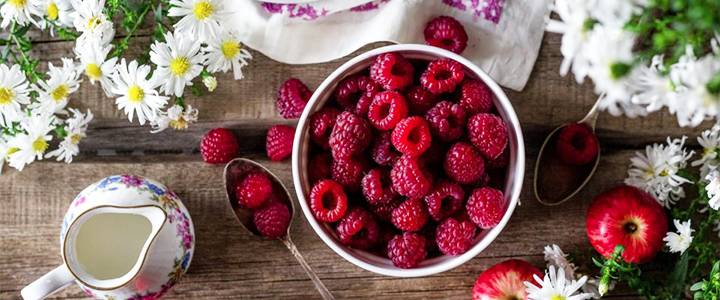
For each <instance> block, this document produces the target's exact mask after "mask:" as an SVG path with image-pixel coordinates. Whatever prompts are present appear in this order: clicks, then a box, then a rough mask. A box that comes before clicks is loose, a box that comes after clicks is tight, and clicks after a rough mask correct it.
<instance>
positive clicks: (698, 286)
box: [690, 281, 705, 292]
mask: <svg viewBox="0 0 720 300" xmlns="http://www.w3.org/2000/svg"><path fill="white" fill-rule="evenodd" d="M704 287H705V281H700V282H696V283H695V284H693V285H692V286H691V287H690V290H691V291H693V292H694V291H699V290H701V289H703V288H704Z"/></svg>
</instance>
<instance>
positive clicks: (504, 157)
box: [485, 147, 510, 170]
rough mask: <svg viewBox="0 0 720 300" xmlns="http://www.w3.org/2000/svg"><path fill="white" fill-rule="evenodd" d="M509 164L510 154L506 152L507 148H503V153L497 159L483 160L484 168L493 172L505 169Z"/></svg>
mask: <svg viewBox="0 0 720 300" xmlns="http://www.w3.org/2000/svg"><path fill="white" fill-rule="evenodd" d="M509 162H510V152H509V151H508V148H507V147H505V151H503V153H502V154H500V156H498V157H497V158H493V159H486V160H485V168H487V169H493V170H497V169H502V168H505V167H506V166H507V165H508V163H509Z"/></svg>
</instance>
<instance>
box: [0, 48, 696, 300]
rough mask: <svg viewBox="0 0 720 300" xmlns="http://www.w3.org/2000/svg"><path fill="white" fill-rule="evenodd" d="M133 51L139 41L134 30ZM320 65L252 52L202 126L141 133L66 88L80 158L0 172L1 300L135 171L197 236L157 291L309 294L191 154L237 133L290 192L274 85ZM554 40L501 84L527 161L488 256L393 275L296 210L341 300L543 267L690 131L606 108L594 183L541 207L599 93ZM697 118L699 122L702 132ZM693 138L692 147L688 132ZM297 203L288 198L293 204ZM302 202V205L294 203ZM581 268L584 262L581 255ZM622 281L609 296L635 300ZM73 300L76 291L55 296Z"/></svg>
mask: <svg viewBox="0 0 720 300" xmlns="http://www.w3.org/2000/svg"><path fill="white" fill-rule="evenodd" d="M134 40H135V45H136V46H135V47H134V48H133V49H132V51H131V52H134V53H138V52H139V50H140V49H141V48H142V47H147V45H148V44H149V39H148V38H147V37H139V38H134ZM36 41H37V44H36V46H35V50H33V51H34V52H33V54H34V55H38V56H39V57H42V58H46V59H48V60H49V61H53V62H56V63H57V62H59V59H60V58H61V57H63V56H68V55H70V52H69V49H71V47H72V45H71V44H70V43H68V42H65V41H61V40H57V39H53V38H51V37H49V36H45V35H38V36H37V39H36ZM377 46H379V45H371V46H367V47H365V48H363V49H361V50H359V51H358V52H356V53H355V54H353V55H350V56H348V57H346V58H343V59H340V60H337V61H333V62H329V63H324V64H317V65H304V66H291V65H285V64H280V63H277V62H275V61H272V60H270V59H268V58H267V57H265V56H263V55H262V54H260V53H258V52H253V56H254V57H255V59H253V60H252V62H251V65H250V66H249V67H247V68H245V69H244V73H245V74H246V76H247V78H246V79H245V80H242V81H234V80H232V78H231V77H232V76H231V75H230V74H226V75H220V76H219V77H218V81H219V88H218V89H217V90H216V91H215V92H214V93H211V94H209V95H206V96H205V97H203V98H202V99H194V98H191V99H187V100H186V101H187V103H191V104H192V105H193V107H197V108H199V110H200V122H198V123H197V124H194V125H192V126H191V127H190V129H189V130H188V131H184V132H177V131H173V130H168V131H165V132H162V133H159V134H151V133H149V130H150V128H149V127H147V126H145V127H140V126H139V125H136V124H130V123H128V121H127V118H126V116H125V115H124V114H123V113H122V112H121V111H119V110H118V109H117V108H116V106H115V104H114V100H113V99H108V98H106V97H105V96H104V94H103V93H102V91H101V89H100V88H99V87H98V86H92V85H89V84H87V83H85V84H83V85H82V89H81V90H80V91H79V92H78V93H76V94H74V95H73V100H72V102H71V103H72V104H71V106H74V107H80V108H82V109H83V110H84V109H90V110H92V111H93V113H94V114H95V120H94V121H93V122H92V124H91V129H90V131H89V134H88V137H87V138H86V139H85V140H83V142H82V144H81V149H82V154H81V155H80V156H79V157H77V159H76V160H75V162H73V163H72V164H69V165H66V164H64V163H58V162H55V161H54V160H52V159H49V160H44V161H41V162H36V163H34V164H32V165H30V166H28V167H26V169H25V170H24V171H23V172H17V171H16V170H14V169H10V168H9V167H7V166H6V167H5V170H3V171H4V172H3V174H2V175H0V298H1V299H19V298H20V295H19V290H20V289H21V288H22V287H23V286H25V285H27V284H28V283H30V282H32V281H33V280H35V279H37V278H38V277H40V276H41V275H43V274H45V273H46V272H48V271H50V270H51V269H52V268H54V267H56V266H57V265H59V264H60V263H61V257H60V255H59V243H58V234H59V229H60V223H61V219H62V217H63V215H64V213H65V211H66V209H67V208H68V205H69V204H70V202H71V200H72V199H73V197H74V196H75V195H76V194H77V193H78V192H79V191H80V190H81V189H82V188H84V187H85V186H87V185H89V184H90V183H92V182H94V181H96V180H98V179H100V178H102V177H105V176H108V175H112V174H119V173H134V174H138V175H145V176H148V177H151V178H155V179H157V180H159V181H161V182H163V183H165V184H167V185H168V186H169V187H170V188H171V189H173V190H174V191H175V192H176V193H177V194H178V195H179V196H180V198H181V199H183V201H184V203H185V205H186V206H187V207H188V209H189V210H190V213H191V215H192V218H193V220H194V222H195V231H196V233H197V244H196V250H195V257H194V259H193V262H192V265H191V267H190V270H189V272H188V273H187V275H186V276H185V277H184V278H183V280H182V282H181V284H180V285H179V286H177V287H176V288H175V289H174V290H173V291H172V292H170V293H169V294H168V295H167V298H166V299H200V298H207V299H229V298H231V299H237V298H252V299H258V298H270V299H317V298H319V295H318V294H317V292H316V291H315V288H314V286H313V285H312V283H311V282H310V280H309V279H308V278H307V276H306V275H305V273H304V272H303V270H302V268H301V267H300V266H299V265H298V264H297V263H296V261H295V259H294V258H293V256H292V255H291V254H290V252H289V251H288V250H287V249H286V248H285V246H284V245H283V244H282V243H281V242H279V241H263V240H260V239H258V238H255V237H253V236H250V235H249V234H247V233H246V232H245V231H244V230H243V229H242V228H241V227H240V225H239V224H238V222H237V221H236V220H235V217H234V215H233V213H232V212H231V210H230V209H229V207H228V203H227V200H226V197H225V192H224V190H223V183H222V181H223V180H222V169H223V166H219V165H209V164H205V163H203V161H202V159H201V157H200V155H199V150H198V145H199V142H200V139H201V138H202V136H203V135H204V133H206V132H207V131H208V130H210V129H212V128H215V127H221V126H222V127H226V128H229V129H231V130H233V131H234V132H235V133H236V135H237V136H238V137H241V140H242V143H241V145H240V146H241V151H242V156H244V157H249V158H252V159H257V160H258V161H260V162H261V163H264V164H265V165H266V166H267V167H269V168H270V169H271V170H272V171H274V172H276V173H277V174H279V176H280V177H281V179H282V180H283V181H284V182H285V184H286V185H287V186H288V187H292V186H293V184H292V178H291V174H290V169H291V167H290V162H289V161H284V162H280V163H273V162H270V161H269V160H268V159H267V158H266V156H265V147H264V146H265V132H266V130H267V128H268V127H269V126H271V125H275V124H288V125H294V124H295V122H296V120H284V119H282V118H281V117H280V116H279V115H278V113H277V112H276V110H275V96H276V92H277V89H278V87H279V86H280V85H281V84H282V82H284V81H285V80H286V79H287V78H289V77H297V78H300V79H301V80H303V81H304V82H305V83H307V84H308V86H310V87H311V88H315V87H317V86H318V85H319V84H320V83H321V81H322V80H323V79H324V78H325V77H326V76H327V75H328V74H330V72H332V71H333V70H334V69H335V68H337V67H338V66H339V65H340V64H342V63H343V62H345V61H347V60H348V59H349V58H351V57H353V56H355V55H357V54H358V53H360V51H366V50H368V49H371V48H374V47H377ZM559 49H560V37H559V36H558V35H554V34H550V35H546V36H545V38H544V40H543V45H542V48H541V50H540V56H539V59H538V61H537V63H536V64H535V68H534V70H533V74H532V77H531V79H530V82H529V83H528V85H527V87H526V88H525V90H524V91H523V92H515V91H510V90H507V93H508V96H509V97H510V99H511V101H512V103H513V104H514V106H515V110H516V111H517V113H518V116H519V118H520V121H521V123H522V127H523V133H524V135H525V138H526V143H527V156H528V165H527V171H526V172H525V185H524V189H523V193H522V197H521V202H522V205H521V206H519V207H518V208H517V209H516V211H515V214H514V216H513V218H512V219H511V220H510V223H509V224H508V225H507V227H506V228H505V230H504V231H503V232H502V233H501V234H500V236H499V237H498V238H497V240H495V242H493V243H492V245H490V247H488V248H487V249H486V250H485V251H484V252H483V253H481V254H480V255H478V256H477V257H476V258H474V259H472V260H470V261H469V262H467V263H466V264H464V265H462V266H460V267H458V268H456V269H454V270H451V271H447V272H445V273H442V274H438V275H435V276H429V277H424V278H416V279H404V278H391V277H386V276H381V275H377V274H374V273H371V272H369V271H365V270H363V269H360V268H358V267H356V266H355V265H352V264H351V263H349V262H347V261H345V260H344V259H342V258H341V257H340V256H338V255H337V254H335V253H334V252H333V251H332V250H331V249H330V248H328V247H327V246H326V245H325V244H324V243H323V242H322V241H321V240H320V239H319V238H318V236H317V235H316V234H315V232H314V231H313V230H312V228H311V227H310V226H309V224H308V223H307V222H306V220H305V218H304V216H303V214H302V213H300V212H299V211H298V213H296V214H295V220H294V223H293V236H294V240H295V241H296V243H297V246H298V248H299V249H300V250H301V251H302V253H303V254H304V255H305V257H306V258H307V260H308V262H309V264H310V265H311V266H312V267H313V268H314V269H315V270H316V271H317V274H318V275H319V276H320V277H321V278H322V279H323V281H324V283H325V285H327V287H328V288H329V289H330V290H331V291H332V292H333V293H334V294H335V296H336V297H337V298H338V299H350V298H357V299H360V298H362V299H370V298H372V299H400V298H403V299H405V298H406V299H420V298H424V299H468V298H469V297H470V294H471V290H472V287H473V284H474V283H475V280H476V278H477V276H478V274H480V273H481V272H482V271H483V270H485V269H487V268H488V267H490V266H491V265H493V264H496V263H498V262H500V261H503V260H506V259H509V258H519V259H524V260H527V261H529V262H530V263H532V264H534V265H535V266H538V267H541V268H544V262H543V258H542V249H543V246H545V245H548V244H553V243H556V244H559V245H560V246H561V247H562V248H563V249H564V250H565V251H566V252H570V253H573V252H578V253H583V252H588V251H589V250H590V249H591V246H590V244H589V242H588V239H587V237H586V235H585V212H586V209H587V206H588V205H589V203H590V201H591V200H592V198H593V197H594V196H595V195H597V194H598V193H599V192H601V191H603V190H605V189H607V188H610V187H613V186H615V185H618V184H620V183H621V182H622V180H623V179H624V178H625V174H626V170H627V166H628V164H629V161H628V158H629V157H631V156H632V155H633V154H634V152H635V151H637V150H639V149H643V148H644V147H645V145H646V144H647V143H650V142H662V141H664V140H665V137H666V136H667V135H671V136H680V135H682V134H689V135H692V134H693V133H695V134H696V133H697V132H699V131H700V129H697V130H692V129H682V128H679V127H678V126H677V125H676V124H677V122H676V120H675V117H673V116H670V115H669V114H667V113H666V112H662V113H656V114H653V115H651V116H650V117H646V118H642V119H628V118H624V117H622V118H617V117H611V116H608V115H602V116H601V118H600V120H599V122H598V132H599V137H600V140H601V143H602V153H603V159H602V162H601V163H600V167H599V169H598V171H597V173H596V175H595V177H594V179H593V180H592V181H591V182H590V183H589V185H588V186H587V187H586V188H585V189H584V190H583V191H582V192H581V193H580V194H578V195H577V196H576V197H575V199H574V200H573V201H571V202H569V203H567V204H565V205H562V206H559V207H554V208H549V207H545V206H542V205H540V204H539V203H538V202H537V201H536V200H535V198H534V196H533V193H532V170H533V168H534V164H535V158H536V157H537V153H538V149H539V147H540V144H541V143H542V141H543V139H544V137H545V136H546V135H547V134H548V133H549V132H550V130H551V129H552V128H554V127H555V126H557V125H559V124H563V123H567V122H571V121H575V120H579V119H580V118H582V117H583V116H584V114H585V113H586V112H587V111H588V110H589V109H590V107H591V106H592V105H593V103H594V101H595V99H596V98H597V96H596V95H595V94H594V93H593V91H592V86H591V85H590V84H588V83H586V84H583V85H578V84H577V83H576V82H575V79H574V78H572V77H571V76H569V77H565V78H563V77H560V76H559V75H558V70H559V64H560V62H561V60H562V56H561V54H560V51H559ZM706 127H708V126H704V127H702V128H706ZM689 142H690V143H694V144H697V143H696V142H695V141H694V140H690V141H689ZM295 201H296V200H295ZM298 208H299V206H298ZM579 263H580V264H585V265H590V264H591V262H590V261H589V260H587V261H581V262H579ZM633 295H634V294H633V293H632V292H631V291H628V290H627V288H625V287H623V286H622V285H621V286H620V287H619V288H618V289H617V290H616V291H614V292H613V293H612V294H611V296H612V297H614V298H616V299H634V298H635V296H633ZM54 297H55V298H56V299H81V298H85V294H84V293H83V292H82V291H81V290H80V289H79V288H77V287H72V288H68V289H66V290H65V291H63V292H61V293H59V294H57V295H55V296H54Z"/></svg>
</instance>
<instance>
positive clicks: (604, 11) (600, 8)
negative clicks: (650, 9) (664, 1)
mask: <svg viewBox="0 0 720 300" xmlns="http://www.w3.org/2000/svg"><path fill="white" fill-rule="evenodd" d="M583 1H585V0H583ZM589 2H590V3H591V4H590V5H591V7H592V10H591V12H592V16H593V19H596V20H599V21H600V22H602V23H603V24H614V25H617V26H623V25H625V24H626V23H627V22H628V21H630V19H631V18H632V16H633V15H636V14H640V13H642V9H643V7H644V6H647V4H648V1H647V0H589Z"/></svg>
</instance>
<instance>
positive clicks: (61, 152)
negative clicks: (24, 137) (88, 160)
mask: <svg viewBox="0 0 720 300" xmlns="http://www.w3.org/2000/svg"><path fill="white" fill-rule="evenodd" d="M70 111H71V112H72V113H73V117H72V118H70V119H68V120H67V121H66V124H65V131H66V132H67V136H65V139H63V140H62V141H61V142H60V145H59V146H58V149H56V150H53V151H50V152H48V154H47V155H45V157H46V158H50V157H53V156H57V161H61V160H62V161H65V163H71V162H72V160H73V157H74V156H76V155H78V153H80V147H79V146H78V144H79V143H80V141H81V140H82V139H83V138H85V136H87V134H86V132H87V128H88V123H90V121H91V120H92V119H93V114H92V112H90V111H89V110H88V112H87V114H83V113H82V112H80V111H79V110H75V109H72V108H71V109H70Z"/></svg>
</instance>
